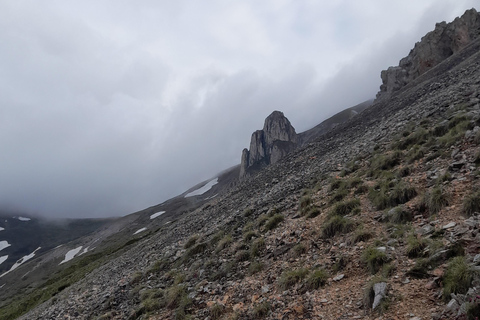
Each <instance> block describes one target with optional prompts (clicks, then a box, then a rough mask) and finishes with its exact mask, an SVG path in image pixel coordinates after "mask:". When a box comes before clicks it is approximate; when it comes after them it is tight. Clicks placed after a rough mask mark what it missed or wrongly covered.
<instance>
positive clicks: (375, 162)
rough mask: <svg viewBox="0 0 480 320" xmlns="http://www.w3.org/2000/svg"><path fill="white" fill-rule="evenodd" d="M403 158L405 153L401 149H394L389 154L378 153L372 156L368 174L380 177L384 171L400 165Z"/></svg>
mask: <svg viewBox="0 0 480 320" xmlns="http://www.w3.org/2000/svg"><path fill="white" fill-rule="evenodd" d="M402 158H403V153H402V152H401V151H394V152H392V153H390V154H387V155H384V154H377V155H376V156H375V157H373V158H372V161H371V164H370V170H369V171H368V176H370V177H373V178H378V177H379V176H380V175H381V174H382V171H385V170H390V169H393V168H395V167H396V166H397V165H399V164H400V162H401V160H402Z"/></svg>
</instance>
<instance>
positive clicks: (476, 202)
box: [463, 191, 480, 216]
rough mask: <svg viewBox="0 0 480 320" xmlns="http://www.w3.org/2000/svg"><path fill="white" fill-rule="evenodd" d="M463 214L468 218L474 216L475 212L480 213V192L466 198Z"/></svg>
mask: <svg viewBox="0 0 480 320" xmlns="http://www.w3.org/2000/svg"><path fill="white" fill-rule="evenodd" d="M463 212H464V213H465V214H466V215H468V216H471V215H473V214H474V213H475V212H480V191H477V192H475V193H472V194H470V195H468V196H467V197H465V200H464V201H463Z"/></svg>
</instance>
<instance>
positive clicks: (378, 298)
mask: <svg viewBox="0 0 480 320" xmlns="http://www.w3.org/2000/svg"><path fill="white" fill-rule="evenodd" d="M373 292H374V293H375V298H374V299H373V304H372V309H373V310H375V308H377V307H378V305H379V304H380V303H381V302H382V300H383V298H385V297H386V295H387V283H386V282H379V283H375V284H374V285H373Z"/></svg>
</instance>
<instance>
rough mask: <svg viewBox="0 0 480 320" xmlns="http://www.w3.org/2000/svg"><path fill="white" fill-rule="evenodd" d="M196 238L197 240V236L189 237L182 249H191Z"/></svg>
mask: <svg viewBox="0 0 480 320" xmlns="http://www.w3.org/2000/svg"><path fill="white" fill-rule="evenodd" d="M198 238H199V237H198V235H193V236H191V237H190V238H188V240H187V242H186V243H185V245H184V246H183V248H185V249H188V248H191V247H193V246H194V245H195V243H197V240H198Z"/></svg>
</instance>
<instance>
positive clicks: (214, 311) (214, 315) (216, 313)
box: [208, 303, 225, 320]
mask: <svg viewBox="0 0 480 320" xmlns="http://www.w3.org/2000/svg"><path fill="white" fill-rule="evenodd" d="M208 311H209V314H210V317H211V319H213V320H218V319H220V317H221V316H222V315H223V313H224V312H225V306H224V305H223V304H220V303H215V304H214V305H213V306H211V307H210V309H209V310H208Z"/></svg>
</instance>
